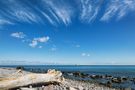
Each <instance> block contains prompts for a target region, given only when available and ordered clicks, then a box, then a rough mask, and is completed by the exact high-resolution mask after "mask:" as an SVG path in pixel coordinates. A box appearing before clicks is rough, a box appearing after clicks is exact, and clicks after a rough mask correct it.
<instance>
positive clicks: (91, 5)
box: [80, 0, 103, 22]
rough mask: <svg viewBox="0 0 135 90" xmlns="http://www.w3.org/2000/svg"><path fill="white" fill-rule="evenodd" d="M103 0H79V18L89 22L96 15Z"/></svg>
mask: <svg viewBox="0 0 135 90" xmlns="http://www.w3.org/2000/svg"><path fill="white" fill-rule="evenodd" d="M102 2H103V0H98V1H96V0H81V9H80V10H81V13H80V19H81V20H83V21H87V22H91V21H92V20H94V19H95V18H96V16H97V15H98V12H99V9H100V6H101V5H102Z"/></svg>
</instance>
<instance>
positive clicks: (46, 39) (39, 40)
mask: <svg viewBox="0 0 135 90" xmlns="http://www.w3.org/2000/svg"><path fill="white" fill-rule="evenodd" d="M49 39H50V38H49V37H48V36H47V37H39V38H34V41H38V42H41V43H44V42H47V41H48V40H49Z"/></svg>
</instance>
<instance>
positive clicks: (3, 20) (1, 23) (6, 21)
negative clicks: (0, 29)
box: [0, 19, 14, 25]
mask: <svg viewBox="0 0 135 90" xmlns="http://www.w3.org/2000/svg"><path fill="white" fill-rule="evenodd" d="M5 24H10V25H13V24H14V23H13V22H11V21H9V20H6V19H0V25H5Z"/></svg>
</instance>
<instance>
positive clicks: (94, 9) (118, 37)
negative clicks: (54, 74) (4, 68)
mask: <svg viewBox="0 0 135 90" xmlns="http://www.w3.org/2000/svg"><path fill="white" fill-rule="evenodd" d="M0 64H2V65H5V64H10V65H13V64H85V65H86V64H87V65H100V64H103V65H110V64H111V65H112V64H113V65H118V64H121V65H124V64H135V0H59V1H57V0H1V1H0Z"/></svg>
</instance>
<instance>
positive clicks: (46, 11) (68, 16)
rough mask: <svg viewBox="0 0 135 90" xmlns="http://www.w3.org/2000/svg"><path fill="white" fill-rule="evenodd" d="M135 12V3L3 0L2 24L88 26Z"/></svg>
mask: <svg viewBox="0 0 135 90" xmlns="http://www.w3.org/2000/svg"><path fill="white" fill-rule="evenodd" d="M75 5H76V6H75ZM102 7H104V8H102ZM134 11H135V0H122V1H121V0H109V1H108V0H106V1H105V0H78V1H76V0H73V2H72V3H71V2H70V1H68V0H67V1H65V0H60V1H57V0H34V1H33V0H29V1H28V0H6V1H5V0H1V1H0V25H1V26H2V25H13V24H18V23H29V24H33V23H36V24H41V23H42V22H43V24H44V23H47V24H51V25H53V26H56V25H61V24H64V25H69V24H72V23H74V21H75V19H78V20H79V21H80V22H86V23H91V22H93V21H95V20H98V21H109V20H111V19H112V18H116V20H117V19H118V20H120V19H122V18H123V17H124V16H126V15H127V14H128V13H133V12H134Z"/></svg>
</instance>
